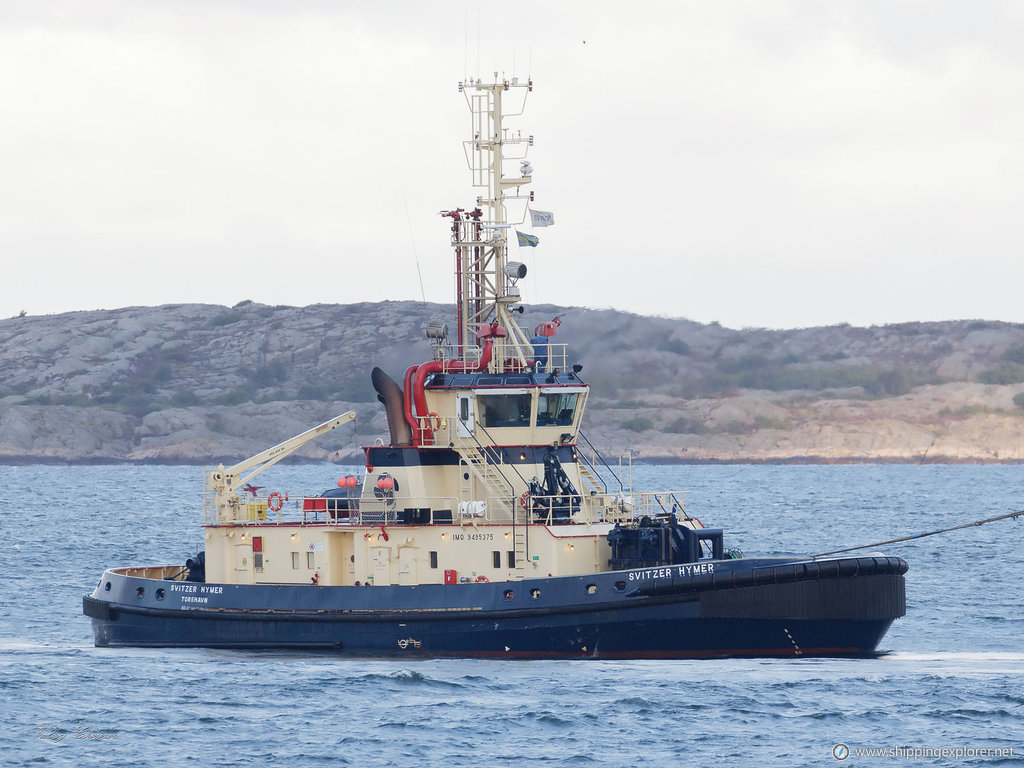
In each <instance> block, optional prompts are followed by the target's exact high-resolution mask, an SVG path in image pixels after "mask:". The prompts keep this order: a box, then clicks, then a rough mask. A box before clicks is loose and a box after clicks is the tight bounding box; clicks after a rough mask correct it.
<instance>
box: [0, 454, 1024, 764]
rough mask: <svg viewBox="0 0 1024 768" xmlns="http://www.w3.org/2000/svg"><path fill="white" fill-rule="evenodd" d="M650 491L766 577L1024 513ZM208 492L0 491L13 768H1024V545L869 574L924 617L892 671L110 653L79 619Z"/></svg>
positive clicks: (946, 555)
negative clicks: (885, 575) (885, 576)
mask: <svg viewBox="0 0 1024 768" xmlns="http://www.w3.org/2000/svg"><path fill="white" fill-rule="evenodd" d="M355 469H356V468H340V469H339V468H337V467H331V466H328V465H324V466H309V465H307V466H285V467H275V468H274V469H272V470H270V471H269V472H267V473H266V474H264V475H263V476H261V477H260V479H259V482H260V483H263V484H265V485H267V486H268V489H269V490H281V491H286V490H287V491H289V492H291V493H300V492H306V491H322V490H325V489H327V488H329V487H331V486H333V485H334V484H335V480H336V478H337V477H338V476H339V475H342V474H345V473H346V472H349V471H354V470H355ZM632 480H633V484H634V486H636V487H637V488H641V487H646V488H650V489H658V490H685V491H687V492H688V493H687V494H686V505H687V512H688V513H689V514H691V515H695V516H697V517H700V518H701V519H702V520H703V521H704V523H705V524H706V525H708V526H713V527H721V528H724V529H725V536H726V546H727V547H739V548H740V549H741V550H743V552H744V553H745V554H747V555H786V554H798V553H802V554H815V553H820V552H826V551H830V550H835V549H841V548H843V547H848V546H854V545H859V544H872V543H874V542H879V541H884V540H886V539H893V538H896V537H899V536H905V535H908V534H913V533H919V532H924V531H930V530H935V529H940V528H946V527H950V526H954V525H959V524H961V523H964V522H968V521H971V520H976V519H980V518H986V517H991V516H994V515H998V514H1002V513H1005V512H1010V511H1015V510H1018V509H1024V484H1022V480H1024V466H824V467H822V466H707V467H698V466H680V467H655V466H639V467H635V468H634V469H633V477H632ZM616 487H617V486H616ZM201 490H202V472H201V470H200V469H199V468H195V467H159V466H144V467H134V466H106V467H55V466H28V467H0V500H2V503H3V510H2V512H0V723H2V725H3V728H2V729H0V755H2V760H3V764H4V765H55V766H84V765H160V766H168V765H196V766H203V768H209V767H210V766H236V765H237V766H241V765H278V764H281V765H288V766H294V767H296V768H297V767H299V766H315V765H324V766H328V765H330V766H334V765H350V766H390V765H398V766H427V765H429V766H523V765H534V766H584V767H591V766H593V767H597V766H681V765H710V764H712V763H716V764H722V765H735V764H741V763H742V764H749V765H785V766H790V765H817V764H822V763H825V764H860V765H899V764H913V763H917V762H928V763H939V764H958V765H960V764H962V765H1000V764H1010V763H1016V762H1019V761H1021V760H1022V759H1024V718H1022V716H1024V618H1022V616H1021V609H1022V606H1024V583H1022V576H1024V556H1022V549H1024V536H1022V533H1024V522H1014V521H1010V520H1007V521H1001V522H996V523H991V524H988V525H985V526H981V527H976V528H974V527H972V528H970V529H967V530H962V531H956V532H953V533H949V534H943V535H940V536H932V537H928V538H922V539H917V540H914V541H911V542H906V543H899V544H891V545H885V546H879V547H872V548H869V549H866V550H863V551H862V552H861V554H870V553H873V552H875V551H882V552H885V553H886V554H891V555H899V556H901V557H904V558H905V559H906V560H907V561H908V562H909V563H910V572H909V573H908V574H907V616H906V617H904V618H902V619H899V620H897V622H896V623H895V624H894V625H893V627H892V629H891V630H890V632H889V634H888V635H887V636H886V637H885V638H884V640H883V641H882V648H883V649H885V650H886V651H887V653H886V654H885V655H884V656H882V657H880V658H877V659H859V660H851V659H753V660H752V659H726V660H700V661H600V660H598V661H585V660H580V661H496V660H452V659H424V660H419V661H414V660H371V659H348V658H345V657H344V656H342V655H337V654H332V653H326V652H323V653H312V652H311V653H305V652H258V651H257V652H254V651H225V650H203V649H179V650H174V649H111V648H95V647H94V646H93V644H92V630H91V626H90V622H89V620H88V619H86V618H85V617H84V616H82V612H81V597H82V595H83V594H85V593H88V592H90V591H92V588H93V587H94V585H95V584H96V582H97V580H98V579H99V576H100V574H101V572H102V571H103V569H104V568H106V567H110V566H116V565H129V564H163V563H175V562H177V563H180V562H182V561H183V560H184V558H186V557H187V556H189V555H191V554H194V553H195V552H196V551H198V550H199V549H200V548H201V540H202V539H201V531H200V528H199V522H200V517H201ZM843 745H845V746H843ZM863 750H878V751H879V752H876V754H875V755H874V756H868V755H867V753H865V752H864V751H863ZM943 750H945V752H944V751H943ZM1010 750H1012V754H1010ZM936 755H937V756H938V757H936Z"/></svg>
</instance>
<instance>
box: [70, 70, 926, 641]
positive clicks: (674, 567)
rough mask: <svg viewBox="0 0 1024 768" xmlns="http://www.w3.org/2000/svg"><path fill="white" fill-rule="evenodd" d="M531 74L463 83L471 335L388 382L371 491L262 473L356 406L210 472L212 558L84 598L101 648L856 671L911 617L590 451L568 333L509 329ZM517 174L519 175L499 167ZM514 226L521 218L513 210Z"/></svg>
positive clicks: (847, 564) (870, 575)
mask: <svg viewBox="0 0 1024 768" xmlns="http://www.w3.org/2000/svg"><path fill="white" fill-rule="evenodd" d="M532 90H533V82H532V80H528V81H526V82H520V81H519V80H518V79H514V78H513V79H511V80H506V79H501V78H499V77H498V76H497V74H496V75H495V77H494V80H493V81H491V82H483V81H481V80H473V79H470V80H468V81H466V82H464V83H459V91H460V92H461V93H463V94H464V97H465V99H466V102H467V105H468V106H469V110H470V113H471V115H472V137H471V138H470V139H469V140H468V141H466V142H465V148H466V156H467V160H468V161H469V166H470V170H471V172H472V176H473V184H474V186H475V187H477V188H478V190H479V196H478V197H477V199H476V204H475V205H474V206H473V207H471V208H469V209H464V208H455V209H453V210H446V211H442V212H441V215H442V216H443V217H445V218H446V219H447V220H448V222H449V224H450V229H451V244H452V247H453V249H454V256H455V277H456V299H457V314H458V316H457V318H456V320H457V324H456V325H455V327H454V338H453V339H450V338H449V331H448V327H447V325H446V324H445V323H443V322H433V323H430V324H429V326H428V327H427V329H426V335H427V338H428V339H429V340H430V342H431V349H432V355H431V359H430V360H428V361H427V362H424V363H421V364H419V365H413V366H411V367H410V368H409V369H408V370H406V371H405V373H404V376H402V377H401V383H399V382H398V381H395V380H394V379H392V378H391V377H390V376H388V375H387V374H386V373H385V372H384V371H382V370H380V369H378V368H375V369H374V370H373V371H372V373H371V379H372V382H373V385H374V388H375V389H376V391H377V393H378V399H379V400H380V401H381V403H382V404H383V406H384V408H385V411H386V415H387V420H388V428H389V438H390V440H389V442H388V443H387V444H385V443H384V441H383V440H379V441H378V444H376V445H373V446H370V447H367V448H365V449H364V450H365V455H366V467H365V472H364V473H363V474H362V477H361V478H356V477H345V478H342V479H341V480H339V481H338V486H339V487H337V488H332V489H331V490H330V491H327V492H323V493H319V494H315V495H309V496H301V495H300V496H295V495H290V494H289V495H284V496H283V495H282V494H281V493H280V492H273V493H270V494H268V495H266V496H265V497H264V496H261V495H259V489H257V488H255V487H254V486H252V485H251V480H252V479H253V478H254V477H255V476H256V475H257V474H258V473H260V472H262V471H264V470H266V469H268V468H269V467H271V466H272V465H274V464H275V463H277V462H278V461H280V460H281V459H283V458H285V457H286V456H288V455H289V454H290V453H292V452H293V451H295V450H297V449H298V448H299V447H301V446H303V445H305V444H306V443H308V442H309V441H310V440H312V439H314V438H317V437H320V436H322V435H324V434H327V433H328V432H330V431H332V430H333V429H335V428H337V427H339V426H341V425H343V424H345V423H347V422H349V421H351V420H352V419H353V418H354V417H355V414H354V413H353V412H349V413H346V414H343V415H340V416H338V417H336V418H334V419H332V420H330V421H327V422H325V423H323V424H320V425H319V426H317V427H314V428H313V429H311V430H309V431H308V432H305V433H303V434H301V435H298V436H297V437H294V438H292V439H290V440H287V441H285V442H283V443H281V444H280V445H277V446H275V447H273V448H270V449H269V450H267V451H264V452H262V453H260V454H258V455H256V456H253V457H251V458H249V459H247V460H245V461H242V462H240V463H239V464H236V465H235V466H232V467H227V468H225V467H224V466H223V465H222V466H219V467H217V468H215V469H210V470H207V471H206V474H205V495H204V498H205V501H204V512H203V515H204V525H203V527H204V531H205V550H204V551H203V552H201V553H199V554H197V555H196V556H194V557H192V558H190V559H188V560H187V561H186V562H185V563H183V564H174V565H164V566H146V567H124V568H112V569H110V570H107V571H105V572H104V573H103V575H102V576H101V577H100V580H99V583H98V584H97V586H96V589H95V590H94V591H93V592H92V594H90V595H86V596H84V598H83V610H84V613H85V615H86V616H88V617H90V618H91V619H92V625H93V632H94V635H95V643H96V645H97V646H182V647H193V646H203V647H231V648H322V649H335V650H336V651H337V652H339V653H342V654H364V655H373V656H430V657H437V656H458V657H469V656H483V657H494V658H626V659H635V658H699V657H723V656H782V657H794V656H797V657H799V656H865V655H873V654H875V653H876V648H877V646H878V643H879V641H880V640H881V639H882V637H883V635H884V634H885V633H886V631H887V630H888V628H889V626H890V625H891V624H892V622H893V621H894V620H895V619H897V618H898V617H900V616H903V615H904V614H905V612H906V607H905V602H906V601H905V586H904V576H903V574H904V573H905V572H906V571H907V564H906V562H904V561H903V560H901V559H899V558H896V557H885V556H874V557H844V558H829V559H822V558H813V557H789V558H751V557H743V556H742V555H741V554H740V553H739V552H737V551H735V550H730V551H726V550H725V548H724V543H723V534H722V531H721V529H718V528H707V527H705V526H704V525H703V524H702V523H701V522H700V521H699V520H698V519H697V518H695V517H691V516H689V515H688V514H687V512H686V511H685V510H684V504H683V494H682V493H681V492H641V491H635V490H634V489H633V487H632V483H631V481H630V479H629V478H630V477H631V473H628V472H623V471H622V467H623V465H622V464H620V467H619V471H618V472H615V471H613V470H612V468H611V467H610V466H609V465H608V464H607V462H604V461H603V459H600V457H599V456H597V454H596V451H593V450H592V449H590V450H585V449H586V448H589V442H588V441H587V440H586V438H585V437H584V435H583V433H582V432H581V424H582V422H583V413H584V408H585V406H586V401H587V396H588V393H589V387H588V385H587V383H586V382H585V381H584V380H583V378H582V375H581V372H582V366H580V365H579V364H573V363H572V362H571V358H570V356H569V350H568V349H567V348H566V346H565V345H563V344H558V343H556V342H555V337H556V334H557V331H558V328H559V325H560V321H559V319H558V318H555V319H550V320H548V319H545V320H543V321H541V322H539V323H537V324H536V326H535V327H534V329H533V331H532V333H528V332H527V331H525V330H524V329H523V328H522V327H521V326H520V325H519V323H518V322H517V315H518V316H519V317H520V318H521V316H522V314H523V311H524V307H523V304H522V300H521V294H520V290H519V287H518V284H519V281H520V280H522V279H523V278H524V277H525V276H526V271H527V270H526V267H525V266H524V265H523V264H521V263H519V262H516V261H514V260H511V259H510V258H509V248H508V245H509V242H508V241H509V234H510V230H512V229H513V228H514V227H515V226H517V225H518V223H519V222H520V221H525V217H526V216H527V215H528V213H529V204H530V202H531V201H532V200H533V194H532V192H527V191H526V188H527V187H528V185H530V183H531V182H532V175H533V169H532V166H531V165H530V162H529V159H528V153H529V148H530V147H531V146H532V144H533V137H532V136H524V135H523V134H522V132H521V131H518V130H516V131H513V130H510V129H509V128H507V127H506V126H505V124H504V121H505V114H506V113H505V103H506V102H507V101H510V100H511V99H517V103H516V104H515V105H514V106H515V110H514V112H512V111H510V112H509V113H508V114H509V115H512V114H516V115H518V114H521V113H522V111H523V107H524V106H525V102H526V100H527V96H528V94H529V93H530V92H532ZM514 162H518V167H516V168H515V172H514V173H511V174H509V175H506V163H514ZM510 211H513V212H515V213H517V214H518V217H517V216H510Z"/></svg>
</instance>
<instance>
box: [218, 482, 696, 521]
mask: <svg viewBox="0 0 1024 768" xmlns="http://www.w3.org/2000/svg"><path fill="white" fill-rule="evenodd" d="M683 494H684V492H683V491H659V492H642V493H628V492H625V491H620V492H615V493H599V492H594V493H591V494H589V495H588V494H582V495H570V494H558V495H551V496H535V495H532V494H529V493H523V494H521V495H519V496H517V497H513V496H503V497H488V498H485V499H459V498H457V497H455V496H420V497H403V498H401V499H400V500H399V499H398V498H397V497H396V496H395V495H394V493H393V492H390V491H386V490H385V491H380V492H378V491H377V490H375V492H374V497H373V498H361V497H358V496H355V495H353V496H351V497H349V498H346V497H325V496H287V497H285V496H282V500H283V499H285V498H287V500H286V501H283V502H282V504H281V508H280V509H277V510H275V509H273V508H272V507H271V506H270V505H269V504H268V499H265V498H256V499H252V498H246V499H242V498H241V497H239V508H240V509H241V510H242V512H243V514H242V515H241V516H240V519H236V520H235V521H234V522H235V523H236V524H243V525H244V524H260V525H296V524H298V525H352V526H380V525H385V526H388V525H461V526H465V525H496V524H497V525H510V524H511V523H512V518H513V514H514V515H515V519H516V523H517V524H521V523H522V522H523V521H524V520H527V519H528V520H529V522H530V523H531V524H536V525H560V524H566V523H577V524H579V523H583V524H586V523H590V524H597V523H630V522H635V521H637V520H640V519H642V518H644V517H649V518H651V519H652V520H653V519H659V518H661V519H664V518H666V517H668V515H670V514H673V515H675V516H676V517H677V518H679V519H689V518H686V513H685V509H684V506H683ZM275 502H276V500H275ZM399 504H401V506H399ZM207 522H213V521H212V520H207Z"/></svg>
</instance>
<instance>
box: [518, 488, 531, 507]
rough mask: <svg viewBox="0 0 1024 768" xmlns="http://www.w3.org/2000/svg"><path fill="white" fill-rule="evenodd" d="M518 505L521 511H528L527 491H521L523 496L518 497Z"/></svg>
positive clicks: (528, 493)
mask: <svg viewBox="0 0 1024 768" xmlns="http://www.w3.org/2000/svg"><path fill="white" fill-rule="evenodd" d="M519 505H520V506H521V507H522V508H523V509H529V508H530V492H529V491H523V495H522V496H520V497H519Z"/></svg>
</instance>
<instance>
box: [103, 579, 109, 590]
mask: <svg viewBox="0 0 1024 768" xmlns="http://www.w3.org/2000/svg"><path fill="white" fill-rule="evenodd" d="M103 591H104V592H109V591H110V582H109V581H108V582H107V583H106V584H104V585H103Z"/></svg>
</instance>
